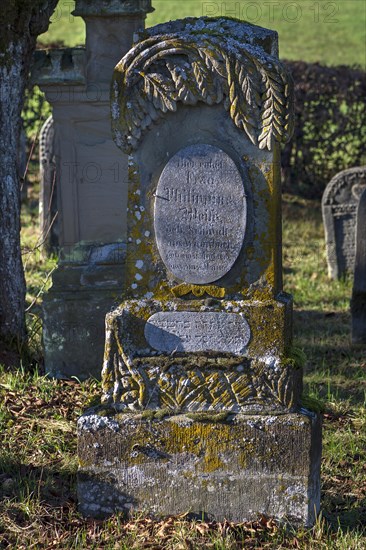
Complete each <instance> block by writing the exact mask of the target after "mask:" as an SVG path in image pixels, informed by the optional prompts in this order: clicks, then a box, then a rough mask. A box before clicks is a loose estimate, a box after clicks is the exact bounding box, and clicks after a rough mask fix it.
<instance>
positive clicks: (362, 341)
mask: <svg viewBox="0 0 366 550" xmlns="http://www.w3.org/2000/svg"><path fill="white" fill-rule="evenodd" d="M351 313H352V343H353V344H355V345H362V346H365V345H366V189H365V191H364V192H363V193H362V195H361V199H360V202H359V205H358V209H357V224H356V260H355V273H354V283H353V292H352V301H351Z"/></svg>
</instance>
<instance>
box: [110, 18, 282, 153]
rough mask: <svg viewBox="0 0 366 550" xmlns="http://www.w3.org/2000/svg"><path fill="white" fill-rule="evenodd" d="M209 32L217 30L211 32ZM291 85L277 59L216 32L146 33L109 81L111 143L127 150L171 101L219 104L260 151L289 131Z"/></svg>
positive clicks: (171, 107) (173, 104) (173, 108)
mask: <svg viewBox="0 0 366 550" xmlns="http://www.w3.org/2000/svg"><path fill="white" fill-rule="evenodd" d="M215 29H216V30H215ZM292 95H293V84H292V79H291V76H290V75H289V73H288V72H287V70H286V69H285V68H284V66H283V65H282V64H281V63H280V62H279V61H278V59H277V58H275V57H273V56H271V55H269V54H268V53H266V52H265V51H264V50H263V49H262V48H260V47H259V46H253V45H251V44H248V43H240V42H239V41H237V40H235V39H234V38H231V37H230V36H223V34H222V32H221V33H220V32H219V27H217V28H212V27H211V28H210V32H209V33H208V32H207V34H206V33H205V26H203V28H202V30H201V31H200V32H198V31H195V32H189V31H187V30H183V31H180V32H176V33H174V34H161V35H156V36H150V37H149V38H147V39H145V40H143V41H141V42H139V43H138V44H137V45H136V46H135V47H134V48H132V49H131V50H130V52H128V53H127V55H126V56H125V57H124V58H123V59H122V60H121V61H120V63H119V64H118V65H117V67H116V69H115V72H114V77H113V83H112V125H113V131H114V136H115V141H116V143H117V145H118V146H119V147H121V148H122V149H123V150H125V151H127V152H130V151H131V150H133V149H134V148H135V147H136V146H137V144H138V142H139V140H140V138H141V135H142V133H143V132H144V131H145V130H146V129H147V128H149V127H150V126H151V124H152V123H153V122H154V121H156V120H157V119H158V118H159V117H160V116H162V114H163V113H167V112H169V111H176V109H177V103H178V102H182V103H183V104H186V105H196V104H197V102H198V101H202V102H204V103H206V104H208V105H214V104H219V103H221V102H223V103H224V106H225V109H226V110H227V111H229V113H230V117H231V119H232V120H233V122H234V124H235V125H236V126H237V127H238V128H239V129H240V130H243V131H244V132H245V133H246V135H247V136H248V138H249V139H250V141H251V142H252V143H253V144H254V145H256V146H258V147H259V148H260V149H265V148H267V149H268V150H271V149H272V147H273V140H276V141H279V142H286V141H288V140H289V139H290V137H291V135H292V131H293V111H292V105H293V99H292Z"/></svg>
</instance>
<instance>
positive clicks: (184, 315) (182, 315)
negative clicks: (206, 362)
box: [145, 311, 250, 355]
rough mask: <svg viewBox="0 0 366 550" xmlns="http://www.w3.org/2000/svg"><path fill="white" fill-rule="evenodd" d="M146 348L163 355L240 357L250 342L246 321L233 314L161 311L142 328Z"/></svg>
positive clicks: (240, 316)
mask: <svg viewBox="0 0 366 550" xmlns="http://www.w3.org/2000/svg"><path fill="white" fill-rule="evenodd" d="M145 338H146V340H147V342H148V343H149V344H150V346H151V347H152V348H154V349H156V350H158V351H161V352H165V353H173V352H199V351H201V352H205V351H214V352H222V353H223V352H225V353H233V354H235V355H241V354H243V353H244V352H245V350H246V346H247V344H248V342H249V340H250V328H249V324H248V322H247V320H246V319H245V318H244V317H243V316H242V315H240V314H237V313H225V312H192V311H161V312H159V313H154V315H152V316H151V317H150V318H149V319H148V320H147V321H146V325H145Z"/></svg>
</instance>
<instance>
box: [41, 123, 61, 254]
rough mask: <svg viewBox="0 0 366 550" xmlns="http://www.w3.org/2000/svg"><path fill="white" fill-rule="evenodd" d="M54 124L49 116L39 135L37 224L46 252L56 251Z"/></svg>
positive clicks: (56, 213)
mask: <svg viewBox="0 0 366 550" xmlns="http://www.w3.org/2000/svg"><path fill="white" fill-rule="evenodd" d="M54 136H55V131H54V124H53V118H52V116H49V117H48V119H47V120H46V121H45V123H44V124H43V126H42V128H41V132H40V135H39V175H40V182H39V225H40V233H41V243H42V245H43V248H44V250H45V251H46V252H47V253H51V252H55V253H57V252H58V219H57V216H58V212H57V185H56V158H55V143H54Z"/></svg>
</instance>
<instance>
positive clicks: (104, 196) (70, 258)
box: [32, 0, 152, 380]
mask: <svg viewBox="0 0 366 550" xmlns="http://www.w3.org/2000/svg"><path fill="white" fill-rule="evenodd" d="M149 11H152V8H151V0H135V1H134V2H131V1H130V0H93V2H91V1H90V0H76V2H75V10H74V12H73V16H75V17H79V16H80V17H82V18H83V19H84V21H85V26H86V44H85V48H80V47H77V48H59V49H50V50H38V51H37V52H36V53H35V58H34V63H33V67H32V80H33V82H34V83H37V84H38V85H39V87H40V88H41V90H42V91H43V92H44V93H45V95H46V99H47V101H48V102H49V103H50V104H51V106H52V116H53V129H54V141H53V146H54V155H55V163H56V165H55V171H56V180H55V181H56V189H54V193H55V192H56V196H54V199H55V202H52V203H51V216H52V219H53V216H54V215H55V214H56V211H57V217H56V220H55V222H54V223H56V224H57V241H58V242H57V246H58V249H57V253H58V257H59V261H58V267H57V269H56V271H54V273H53V274H52V287H51V288H50V290H49V291H48V292H47V293H45V295H44V299H43V343H44V356H45V369H46V372H47V373H48V374H50V375H52V376H54V377H57V378H70V377H73V376H75V377H77V378H78V379H80V380H82V379H85V378H87V377H89V376H93V377H95V378H99V377H100V363H101V361H102V360H103V348H104V318H105V315H106V313H107V312H108V311H109V310H110V309H111V307H112V306H113V304H115V305H117V304H118V303H119V302H120V300H121V295H122V290H123V276H124V266H125V252H126V215H125V212H126V202H127V179H128V163H127V155H124V154H121V152H120V150H119V149H118V148H117V147H116V145H115V144H114V142H113V139H112V137H111V131H110V121H109V110H110V106H109V103H110V99H109V96H110V81H111V78H112V73H113V69H114V66H115V65H116V63H117V62H118V61H119V59H120V58H121V54H122V55H123V54H124V53H125V52H127V51H128V50H129V49H130V47H131V44H132V37H133V34H134V32H135V31H137V30H140V29H143V28H144V20H145V18H146V14H147V13H148V12H149ZM70 24H71V25H72V21H71V22H70ZM49 131H51V130H50V129H49ZM47 162H48V163H49V162H51V160H50V159H48V160H47ZM50 178H51V175H50ZM50 178H48V179H49V180H50ZM52 183H53V180H52V182H51V188H52ZM49 186H50V181H48V188H47V189H49ZM47 189H46V187H45V188H44V191H43V192H44V194H45V195H46V194H47V192H48V190H47ZM55 206H56V208H57V210H56V208H55ZM47 212H48V204H47V200H46V201H45V200H44V203H43V218H44V219H45V216H46V215H47ZM52 219H51V221H52ZM46 220H47V223H46V227H49V225H48V218H46ZM52 227H53V228H56V226H55V225H53V226H52ZM43 228H44V229H46V228H45V227H44V223H43ZM46 232H47V229H46ZM43 234H44V235H45V233H43ZM52 237H53V230H52V229H51V240H52ZM85 319H88V321H87V322H85Z"/></svg>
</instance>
